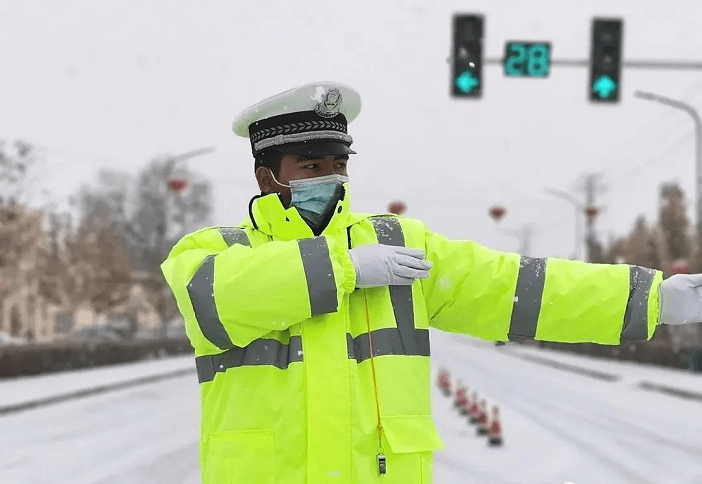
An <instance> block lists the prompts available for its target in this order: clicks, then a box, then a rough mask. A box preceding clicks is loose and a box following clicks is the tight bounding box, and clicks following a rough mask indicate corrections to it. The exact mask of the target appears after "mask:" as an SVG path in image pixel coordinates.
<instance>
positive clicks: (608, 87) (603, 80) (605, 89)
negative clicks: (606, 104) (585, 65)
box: [592, 74, 617, 99]
mask: <svg viewBox="0 0 702 484" xmlns="http://www.w3.org/2000/svg"><path fill="white" fill-rule="evenodd" d="M592 90H593V91H594V92H596V93H597V95H598V96H599V97H600V99H609V98H610V96H612V94H613V93H614V92H616V91H617V83H616V82H614V81H613V80H612V78H611V77H609V76H608V75H606V74H605V75H603V76H601V77H599V78H598V79H597V80H596V81H595V83H594V84H593V85H592Z"/></svg>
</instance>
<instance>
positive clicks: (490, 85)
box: [0, 0, 702, 257]
mask: <svg viewBox="0 0 702 484" xmlns="http://www.w3.org/2000/svg"><path fill="white" fill-rule="evenodd" d="M455 12H465V13H473V12H474V13H482V14H484V15H485V18H486V35H485V39H484V53H485V55H486V56H487V57H502V54H503V52H504V48H505V47H504V44H505V42H506V41H507V40H548V41H550V42H551V43H552V49H553V57H554V58H568V59H586V58H587V56H588V55H589V44H590V40H589V32H590V22H591V18H592V17H593V16H621V17H623V18H624V19H625V25H624V32H625V37H624V52H625V58H626V59H628V60H635V59H667V60H676V59H679V60H694V61H698V62H699V61H702V53H701V52H702V51H701V50H700V46H702V2H700V1H699V0H668V1H666V2H660V1H653V0H637V1H633V0H630V1H612V0H608V1H604V0H588V1H566V0H550V1H547V0H540V1H525V0H514V1H505V0H485V1H473V2H465V1H440V2H437V1H429V0H422V1H419V0H417V1H405V2H402V1H377V0H374V1H368V0H355V1H349V2H330V1H294V0H280V1H266V0H256V1H246V2H245V1H214V0H210V1H207V2H184V1H174V0H168V1H148V0H139V1H135V0H121V1H119V2H116V1H115V2H106V1H102V2H95V1H88V0H63V1H61V2H54V1H49V0H43V1H37V0H22V1H9V0H7V1H4V2H1V3H0V44H1V45H2V46H3V47H2V49H0V65H1V66H2V72H3V74H2V76H1V77H0V106H1V107H2V116H0V139H14V138H22V139H25V140H27V141H29V142H32V143H35V144H37V145H39V146H40V147H41V148H42V150H43V153H44V155H45V158H46V160H47V164H46V169H45V171H44V172H43V180H44V184H45V185H46V186H48V187H49V188H50V189H51V191H52V193H53V194H54V196H55V197H64V196H65V195H66V194H67V193H69V192H70V191H71V190H72V189H74V188H75V187H76V186H77V185H78V184H79V183H80V182H83V181H89V180H91V179H94V176H95V173H96V171H97V170H98V168H100V167H110V168H123V169H125V170H128V171H131V172H136V170H138V168H139V167H140V166H141V165H142V164H144V163H145V162H146V161H148V160H149V159H150V158H152V157H153V156H156V155H160V154H164V153H173V154H176V153H180V152H184V151H189V150H192V149H196V148H200V147H203V146H214V147H215V148H216V152H215V153H213V154H211V155H207V156H203V157H200V158H197V159H193V160H191V161H190V162H189V163H190V165H191V166H192V167H194V168H197V169H198V170H200V171H201V172H202V173H203V174H205V175H206V176H207V177H210V178H211V179H212V180H213V182H214V186H215V201H216V211H215V217H214V220H213V223H216V224H230V225H236V224H238V223H239V221H240V220H241V219H242V218H243V217H244V216H245V215H246V211H247V205H248V201H249V199H250V197H251V196H252V195H254V194H255V193H256V192H257V187H256V184H255V180H254V178H253V170H252V164H253V161H252V158H251V152H250V146H249V142H248V140H246V139H244V138H239V137H236V136H235V135H234V134H233V133H232V131H231V122H232V120H233V119H234V118H235V117H236V115H237V114H238V113H239V112H240V111H241V110H243V109H244V108H245V107H247V106H249V105H251V104H253V103H255V102H258V101H260V100H261V99H263V98H266V97H268V96H271V95H273V94H276V93H278V92H281V91H283V90H287V89H290V88H292V87H294V86H296V85H300V84H304V83H308V82H314V81H319V80H337V81H340V82H344V83H346V84H349V85H351V86H353V87H354V88H355V89H357V90H358V91H359V92H360V94H361V98H362V102H363V108H362V110H361V114H360V116H359V117H358V118H357V120H356V121H354V122H353V123H352V124H351V125H350V126H349V131H350V134H351V135H352V136H353V137H354V141H355V142H354V148H355V150H356V151H357V152H358V155H355V156H353V158H352V161H351V163H350V165H349V168H350V175H351V182H352V196H353V206H354V208H355V210H357V211H363V212H377V211H385V210H386V207H387V204H388V202H389V201H391V200H392V199H394V198H399V199H402V200H404V201H405V202H406V203H407V204H408V206H409V211H408V215H409V216H412V217H415V218H419V219H422V220H424V221H425V222H426V223H427V224H428V225H429V227H430V228H431V229H432V230H435V231H438V232H442V233H444V234H446V235H447V236H449V237H452V238H470V239H473V240H476V241H478V242H480V243H482V244H485V245H488V246H491V247H494V248H497V249H501V250H510V251H511V250H517V248H518V240H517V238H516V237H513V236H509V235H505V234H503V233H500V232H499V230H498V228H497V227H496V225H495V223H494V222H493V221H492V219H490V218H489V216H488V209H489V207H490V206H492V205H495V204H500V205H502V206H504V207H505V208H506V210H507V215H506V216H505V218H504V219H503V220H502V222H501V223H500V226H501V227H503V228H504V229H507V230H516V229H519V228H520V227H521V226H523V225H524V224H531V225H532V226H533V237H532V243H531V254H530V255H536V256H560V257H567V256H569V255H570V254H572V252H573V248H574V219H573V217H574V215H573V207H572V206H571V205H569V204H568V203H567V202H565V201H563V200H560V199H558V198H555V197H551V196H549V195H546V194H544V193H543V191H542V189H543V187H552V188H555V189H559V190H562V191H568V192H572V193H573V195H574V196H576V197H579V198H582V197H583V194H582V193H581V192H578V183H579V182H580V181H581V179H582V176H583V175H584V174H586V173H592V172H601V173H602V174H603V177H602V182H603V184H604V185H606V188H607V191H606V192H604V193H602V194H601V196H600V198H599V202H600V204H601V205H602V206H605V207H606V210H605V212H604V214H603V215H602V216H601V217H600V219H599V221H598V222H599V223H598V227H597V228H598V230H599V231H600V232H601V234H602V235H603V236H605V237H606V236H607V234H610V233H614V234H624V233H626V232H628V231H629V229H630V228H631V226H632V224H633V221H634V219H635V217H636V216H637V215H638V214H644V215H646V216H647V218H648V219H649V220H651V221H653V220H655V219H656V214H657V208H658V187H659V185H660V183H662V182H665V181H672V180H678V181H679V182H680V183H681V184H682V186H683V188H684V190H685V191H686V194H687V197H688V199H689V200H690V201H691V202H692V201H693V200H694V197H695V192H694V173H695V172H694V130H693V124H692V122H691V119H690V118H689V116H687V115H686V114H685V113H682V112H678V111H676V110H673V109H671V108H667V107H664V106H661V105H658V104H654V103H651V102H646V101H642V100H639V99H636V98H634V97H633V92H634V91H635V90H637V89H641V90H648V91H652V92H655V93H659V94H662V95H666V96H669V97H673V98H676V99H680V100H683V101H686V102H688V103H691V104H693V105H695V106H696V107H697V108H698V109H700V110H702V71H697V72H695V71H668V72H666V71H642V70H626V71H625V72H624V75H623V85H622V89H623V93H622V94H623V95H622V101H621V102H620V103H619V104H618V105H615V106H597V105H592V104H590V103H589V102H588V101H587V89H588V86H587V84H588V72H587V69H586V68H559V67H554V69H553V71H552V73H551V76H550V78H548V79H506V78H505V77H504V75H503V69H502V67H501V66H497V65H494V66H486V67H485V68H484V84H483V98H482V99H481V100H479V101H466V100H460V101H459V100H455V99H452V98H451V97H450V96H449V83H450V81H449V76H450V72H449V71H450V66H449V65H448V63H447V57H448V56H449V53H450V41H451V17H452V15H453V13H455ZM693 207H694V205H691V206H690V216H691V217H692V219H693V220H694V219H695V218H694V213H693V211H692V208H693Z"/></svg>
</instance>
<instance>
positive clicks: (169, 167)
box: [158, 146, 215, 256]
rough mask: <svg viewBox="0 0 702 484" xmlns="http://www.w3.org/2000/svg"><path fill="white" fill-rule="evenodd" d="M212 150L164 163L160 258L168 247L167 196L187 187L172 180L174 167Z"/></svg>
mask: <svg viewBox="0 0 702 484" xmlns="http://www.w3.org/2000/svg"><path fill="white" fill-rule="evenodd" d="M214 150H215V149H214V148H213V147H212V146H208V147H205V148H199V149H196V150H192V151H187V152H185V153H181V154H179V155H175V156H170V157H169V158H167V159H166V162H165V169H164V174H163V175H164V178H165V180H166V183H167V190H166V198H165V200H164V203H163V216H162V217H161V223H160V224H159V227H158V236H159V245H158V247H159V250H160V251H161V254H159V255H160V256H162V255H164V254H165V253H166V252H167V250H168V247H166V244H167V235H168V212H169V210H168V208H169V194H170V192H171V191H173V192H175V193H180V192H181V191H182V190H183V189H185V187H186V186H187V180H185V179H183V178H174V177H173V174H174V172H175V169H176V166H177V165H178V164H179V163H182V162H184V161H186V160H190V159H192V158H195V157H197V156H203V155H208V154H210V153H212V152H214Z"/></svg>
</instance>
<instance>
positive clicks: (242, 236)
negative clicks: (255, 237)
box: [217, 227, 251, 247]
mask: <svg viewBox="0 0 702 484" xmlns="http://www.w3.org/2000/svg"><path fill="white" fill-rule="evenodd" d="M217 230H219V233H220V235H221V236H222V238H223V239H224V242H226V244H227V246H228V247H231V246H232V245H234V244H241V245H245V246H247V247H251V241H249V236H248V235H246V232H245V231H244V229H240V228H236V227H217Z"/></svg>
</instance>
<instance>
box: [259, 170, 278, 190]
mask: <svg viewBox="0 0 702 484" xmlns="http://www.w3.org/2000/svg"><path fill="white" fill-rule="evenodd" d="M256 180H257V181H258V188H259V189H260V190H261V192H262V193H265V194H269V193H277V190H276V189H275V187H274V184H273V176H272V175H271V171H270V170H269V169H268V168H266V167H264V166H259V167H258V168H256Z"/></svg>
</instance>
